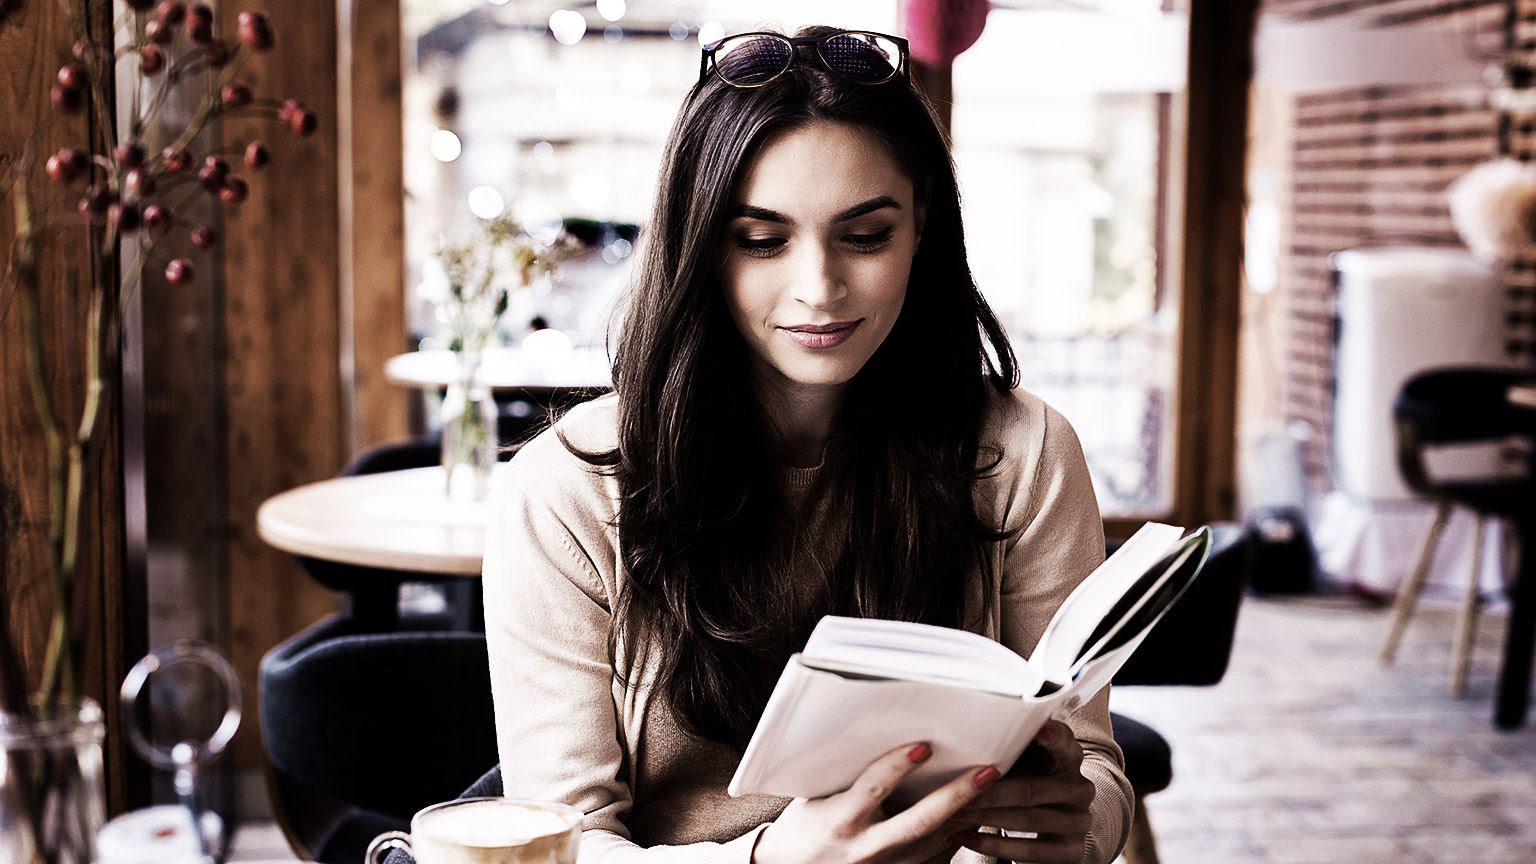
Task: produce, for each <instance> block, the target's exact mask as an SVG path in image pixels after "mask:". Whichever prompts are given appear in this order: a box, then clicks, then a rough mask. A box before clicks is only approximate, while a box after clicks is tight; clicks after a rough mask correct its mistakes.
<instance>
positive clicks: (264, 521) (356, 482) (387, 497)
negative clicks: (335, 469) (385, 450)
mask: <svg viewBox="0 0 1536 864" xmlns="http://www.w3.org/2000/svg"><path fill="white" fill-rule="evenodd" d="M446 487H447V483H446V481H445V479H444V477H443V469H442V468H412V469H410V470H408V471H386V472H384V473H382V474H364V475H361V476H357V477H337V478H335V479H332V480H321V481H319V482H318V483H308V484H305V485H303V486H299V487H298V488H295V489H290V490H288V491H287V492H282V493H279V494H277V495H274V496H272V497H271V498H268V499H267V500H266V501H264V502H262V504H261V507H260V508H258V509H257V511H256V531H257V533H258V534H259V535H260V536H261V539H263V540H265V541H266V542H267V543H269V544H271V545H272V546H275V547H277V548H278V549H282V550H283V551H285V552H292V553H293V554H295V555H307V556H310V557H312V558H321V559H324V560H327V561H338V562H341V563H344V564H355V565H358V566H362V567H381V568H387V569H390V570H407V571H412V572H419V573H434V574H452V575H458V576H471V577H473V576H479V575H480V558H481V555H482V553H483V550H484V548H485V524H486V520H487V518H488V506H487V504H486V503H485V502H483V501H482V502H477V503H472V504H460V503H455V502H452V501H449V500H448V495H447V491H446Z"/></svg>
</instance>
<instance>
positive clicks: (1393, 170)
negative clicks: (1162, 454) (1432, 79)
mask: <svg viewBox="0 0 1536 864" xmlns="http://www.w3.org/2000/svg"><path fill="white" fill-rule="evenodd" d="M1498 129H1499V117H1498V114H1497V112H1495V111H1493V110H1491V109H1489V108H1488V106H1487V94H1486V92H1485V91H1483V90H1482V89H1481V88H1476V87H1466V88H1425V87H1413V88H1367V89H1361V90H1348V91H1340V92H1331V93H1316V94H1305V95H1302V96H1300V97H1298V98H1297V104H1296V129H1295V149H1294V159H1293V163H1292V172H1293V173H1292V200H1293V202H1294V205H1293V212H1292V214H1291V218H1292V220H1293V225H1294V228H1293V231H1292V234H1291V242H1290V248H1289V249H1288V255H1289V259H1290V260H1289V262H1288V272H1289V276H1290V279H1291V284H1290V285H1289V286H1288V288H1289V290H1288V292H1287V294H1288V297H1289V310H1288V312H1289V314H1288V318H1289V321H1288V331H1289V332H1288V336H1287V342H1288V349H1287V369H1286V393H1285V405H1286V413H1287V416H1288V419H1301V420H1305V421H1307V422H1308V423H1309V424H1311V426H1312V428H1313V429H1314V430H1315V431H1316V433H1317V434H1316V435H1314V436H1313V438H1312V439H1311V440H1310V441H1309V442H1307V445H1306V448H1305V452H1304V458H1305V462H1306V466H1307V471H1308V475H1309V477H1310V478H1311V482H1312V484H1313V486H1314V487H1316V488H1328V487H1329V485H1330V482H1329V475H1330V470H1331V466H1330V464H1329V459H1328V454H1329V452H1330V450H1331V436H1330V435H1329V429H1330V427H1331V424H1332V420H1331V418H1332V416H1333V399H1332V387H1333V340H1334V323H1333V314H1334V313H1333V301H1334V286H1333V281H1332V279H1333V276H1332V268H1331V266H1330V265H1329V261H1328V258H1329V256H1330V255H1332V254H1333V253H1335V252H1338V251H1341V250H1343V249H1348V248H1352V247H1359V246H1379V245H1392V244H1410V245H1428V246H1446V247H1459V246H1460V245H1461V240H1460V238H1458V237H1457V235H1456V231H1455V229H1454V228H1453V227H1452V226H1451V221H1450V213H1449V210H1448V208H1447V204H1446V198H1445V189H1446V187H1447V186H1449V185H1450V183H1451V182H1452V181H1453V180H1455V179H1456V178H1457V177H1459V176H1461V175H1462V174H1464V173H1465V172H1466V171H1467V170H1468V169H1470V168H1471V167H1472V166H1474V165H1476V164H1478V163H1479V162H1482V161H1484V160H1486V159H1489V158H1492V157H1494V156H1496V155H1497V154H1498V146H1499V145H1498Z"/></svg>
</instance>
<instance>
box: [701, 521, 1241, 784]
mask: <svg viewBox="0 0 1536 864" xmlns="http://www.w3.org/2000/svg"><path fill="white" fill-rule="evenodd" d="M1183 533H1184V531H1183V529H1182V528H1176V527H1174V526H1171V525H1161V524H1157V523H1148V524H1147V525H1145V526H1144V527H1143V528H1142V529H1141V530H1140V531H1137V532H1136V534H1135V535H1134V536H1132V537H1131V539H1130V540H1127V541H1126V542H1125V545H1123V546H1121V547H1120V549H1119V550H1117V551H1116V552H1115V554H1114V555H1112V556H1110V557H1109V558H1108V559H1107V560H1106V561H1105V562H1104V563H1103V564H1102V565H1100V566H1099V567H1098V569H1096V570H1094V571H1093V572H1092V573H1091V574H1089V575H1088V577H1087V578H1086V579H1084V580H1083V582H1082V584H1080V585H1078V586H1077V588H1076V589H1075V590H1073V592H1072V593H1071V594H1070V595H1069V596H1068V597H1067V599H1066V600H1065V601H1063V602H1062V604H1061V607H1060V608H1059V609H1057V610H1056V614H1055V615H1054V616H1053V617H1052V618H1051V621H1050V623H1049V624H1048V625H1047V626H1046V629H1045V632H1044V634H1043V635H1042V636H1041V637H1040V641H1039V643H1038V644H1037V645H1036V646H1035V649H1034V652H1033V653H1032V654H1031V655H1030V658H1029V659H1028V660H1026V659H1024V658H1022V657H1020V656H1019V655H1017V654H1015V653H1013V651H1011V650H1009V649H1008V648H1006V647H1004V646H1002V645H1000V644H998V643H997V642H994V641H992V640H991V639H988V638H986V637H984V636H978V635H976V634H974V633H968V632H965V631H963V630H954V629H950V628H947V627H934V626H931V625H927V624H913V623H909V622H901V621H879V620H873V619H860V618H839V617H835V616H827V617H825V618H823V619H822V620H821V622H820V623H818V624H817V625H816V629H815V630H814V631H813V632H812V633H811V638H810V639H809V640H808V641H807V642H806V644H805V650H804V651H802V652H800V653H799V654H796V655H794V656H793V657H791V658H790V659H789V663H788V664H787V665H786V666H785V668H784V674H783V675H782V676H780V678H779V683H778V685H777V686H776V687H775V688H774V691H773V695H772V696H771V697H769V699H768V706H767V708H766V709H765V710H764V712H763V719H762V720H761V721H760V722H759V723H758V725H757V731H756V732H754V733H753V735H752V740H751V742H749V743H748V744H747V751H746V754H745V755H744V756H743V757H742V760H741V764H740V765H739V766H738V767H737V769H736V776H735V777H733V778H732V779H731V785H730V787H729V791H730V794H732V795H750V794H767V795H786V796H793V797H803V798H818V797H821V796H823V795H830V794H833V793H835V792H840V791H842V790H844V789H847V788H848V787H849V786H851V785H853V781H854V780H855V779H857V777H858V776H859V774H860V772H862V771H863V770H864V768H866V767H867V766H868V765H869V763H870V762H873V761H874V760H875V759H876V758H877V757H879V756H880V755H881V754H883V753H887V752H889V751H890V750H892V749H893V748H895V747H899V746H901V745H902V744H906V743H909V742H917V741H926V742H928V743H929V744H931V745H932V746H933V756H932V758H930V759H929V760H928V761H927V762H925V763H924V764H923V765H921V766H919V767H918V768H917V770H915V771H913V772H912V773H911V774H909V775H907V778H906V780H905V781H903V783H902V784H901V786H900V787H898V789H897V790H896V793H895V794H894V795H893V796H892V799H891V801H892V803H893V804H896V805H905V804H907V803H910V802H912V801H915V800H916V799H917V798H919V797H921V796H922V795H924V794H927V793H928V792H930V791H932V790H933V789H936V788H938V787H939V786H941V785H943V784H944V783H945V782H947V781H948V780H950V779H951V778H953V777H955V776H956V775H957V774H959V773H960V772H961V771H963V770H965V769H966V768H969V767H971V766H974V765H996V766H997V768H998V770H1000V771H1003V772H1007V770H1008V769H1009V768H1010V767H1012V765H1013V763H1014V760H1016V759H1018V757H1019V756H1020V754H1022V753H1023V752H1024V748H1025V747H1027V746H1029V743H1030V742H1031V741H1032V740H1033V739H1034V737H1035V734H1036V733H1037V732H1039V731H1040V727H1041V726H1043V725H1045V722H1046V721H1047V720H1049V719H1051V718H1063V717H1066V716H1067V715H1069V714H1071V713H1072V712H1073V711H1076V710H1077V709H1078V708H1079V707H1081V706H1082V704H1083V703H1084V702H1087V701H1088V700H1090V699H1092V698H1093V697H1094V695H1095V694H1097V693H1098V692H1099V691H1100V690H1101V689H1103V688H1104V685H1106V684H1108V683H1109V680H1110V678H1111V677H1112V676H1113V675H1114V674H1115V672H1116V671H1117V670H1118V669H1119V668H1120V666H1121V665H1122V664H1123V663H1125V661H1126V658H1128V657H1130V655H1131V652H1133V651H1135V650H1136V647H1137V646H1138V645H1140V644H1141V640H1142V639H1143V638H1145V636H1146V635H1147V631H1149V630H1150V629H1151V628H1152V625H1153V624H1155V623H1157V620H1158V619H1159V618H1161V617H1162V615H1163V613H1164V612H1166V611H1167V610H1168V607H1170V606H1171V605H1173V602H1174V601H1175V600H1177V599H1178V597H1179V595H1180V594H1182V593H1183V591H1184V589H1185V588H1186V587H1187V586H1188V585H1189V583H1190V582H1191V581H1192V580H1193V579H1194V578H1195V575H1196V574H1197V573H1198V572H1199V570H1200V567H1201V566H1202V565H1203V564H1204V563H1205V556H1206V553H1207V552H1208V551H1209V549H1210V543H1211V532H1210V529H1208V528H1201V529H1200V530H1199V531H1196V532H1195V533H1193V534H1191V535H1190V536H1188V537H1184V538H1183V539H1180V538H1181V535H1182V534H1183Z"/></svg>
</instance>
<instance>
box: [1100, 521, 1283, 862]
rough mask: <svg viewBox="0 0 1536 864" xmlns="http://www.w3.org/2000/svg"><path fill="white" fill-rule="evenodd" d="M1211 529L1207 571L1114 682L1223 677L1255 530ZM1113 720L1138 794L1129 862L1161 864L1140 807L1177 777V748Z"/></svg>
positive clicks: (1128, 721) (1130, 722) (1148, 730)
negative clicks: (1175, 773)
mask: <svg viewBox="0 0 1536 864" xmlns="http://www.w3.org/2000/svg"><path fill="white" fill-rule="evenodd" d="M1211 533H1212V535H1213V536H1212V538H1211V551H1210V555H1209V557H1208V558H1207V559H1206V563H1205V569H1204V570H1203V571H1201V574H1200V576H1199V577H1198V578H1197V579H1195V581H1194V583H1193V584H1192V585H1190V587H1189V589H1188V590H1187V591H1186V592H1185V594H1184V596H1183V597H1182V598H1180V599H1179V602H1177V603H1175V604H1174V605H1173V608H1172V609H1169V610H1168V614H1166V615H1164V616H1163V619H1162V620H1161V621H1159V622H1158V623H1157V626H1156V627H1154V628H1152V632H1150V633H1148V634H1147V638H1146V640H1145V641H1143V642H1142V643H1141V647H1139V648H1137V649H1136V653H1134V654H1132V655H1131V658H1130V659H1129V660H1127V661H1126V664H1125V665H1124V666H1122V667H1121V668H1120V671H1119V673H1117V674H1116V675H1115V679H1114V682H1113V683H1114V687H1116V688H1119V687H1125V686H1141V685H1186V686H1209V685H1212V684H1215V683H1217V682H1218V681H1220V680H1221V679H1222V676H1223V675H1225V674H1226V672H1227V664H1228V661H1229V660H1230V659H1231V657H1232V639H1233V636H1234V634H1235V633H1236V631H1237V612H1238V608H1239V607H1240V606H1241V605H1242V601H1243V591H1244V588H1245V586H1246V584H1247V580H1248V571H1249V568H1250V565H1251V560H1252V550H1253V547H1254V535H1253V532H1252V530H1250V529H1249V528H1247V527H1244V526H1242V525H1235V524H1221V525H1212V526H1211ZM1111 699H1113V697H1111ZM1109 718H1110V722H1111V724H1112V726H1113V729H1114V733H1115V742H1116V743H1118V744H1119V745H1120V749H1121V750H1122V751H1124V753H1125V776H1126V779H1128V780H1129V781H1130V783H1131V791H1132V792H1133V793H1134V794H1135V797H1136V802H1135V804H1136V816H1135V819H1134V821H1133V822H1132V823H1131V836H1130V838H1129V839H1128V840H1127V842H1126V847H1125V860H1126V862H1127V864H1158V857H1157V844H1156V838H1155V837H1154V836H1153V833H1152V824H1151V822H1150V820H1149V819H1148V818H1147V811H1146V807H1145V806H1143V805H1144V801H1145V798H1146V796H1148V795H1150V794H1152V793H1154V792H1160V791H1162V790H1163V789H1166V788H1168V786H1169V784H1171V783H1172V782H1173V748H1172V747H1171V746H1169V744H1168V741H1167V739H1166V738H1164V737H1163V736H1162V735H1161V734H1160V733H1159V732H1158V731H1157V730H1156V729H1153V728H1152V727H1151V726H1148V725H1146V724H1145V723H1142V722H1140V721H1137V720H1134V719H1132V718H1130V717H1127V716H1125V715H1123V714H1118V713H1115V712H1111V713H1110V715H1109Z"/></svg>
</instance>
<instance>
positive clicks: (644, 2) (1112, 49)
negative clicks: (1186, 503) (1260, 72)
mask: <svg viewBox="0 0 1536 864" xmlns="http://www.w3.org/2000/svg"><path fill="white" fill-rule="evenodd" d="M1165 5H1168V4H1166V3H1165V2H1164V0H1083V2H1076V0H1074V2H1072V3H1065V2H1061V3H1038V2H1029V3H1022V2H1021V3H994V5H993V9H992V11H991V13H990V15H989V18H988V21H987V26H986V30H985V32H984V33H983V34H982V37H981V39H980V41H979V42H977V44H976V45H975V46H973V47H972V48H970V49H969V50H968V51H966V52H965V53H964V54H962V55H960V57H959V59H957V60H956V61H955V64H954V70H953V92H954V103H955V104H954V110H953V120H952V127H951V128H952V133H953V139H954V144H955V158H956V164H957V168H958V171H959V175H960V181H961V191H962V194H963V195H964V204H965V211H966V225H967V232H968V238H969V248H970V251H971V255H972V267H973V269H974V271H975V274H976V278H977V280H978V282H979V284H980V285H981V287H982V289H983V291H984V292H985V293H986V295H987V297H988V298H989V301H990V302H991V303H992V305H993V307H994V309H995V310H996V311H997V313H998V315H999V316H1000V317H1001V319H1002V320H1003V322H1004V324H1005V326H1006V327H1007V328H1008V331H1009V334H1010V336H1011V338H1012V339H1013V343H1014V346H1015V348H1016V349H1017V351H1018V353H1019V357H1020V361H1021V367H1022V370H1023V381H1024V384H1025V386H1027V387H1029V388H1030V389H1032V390H1034V391H1035V392H1037V393H1039V394H1040V395H1042V396H1043V397H1044V398H1046V399H1047V400H1048V401H1050V402H1051V403H1052V404H1054V405H1056V406H1057V407H1058V408H1059V409H1060V410H1061V411H1062V412H1063V413H1064V414H1065V415H1066V416H1067V418H1068V419H1069V420H1071V421H1072V423H1073V425H1074V427H1075V428H1076V429H1077V432H1078V435H1079V436H1080V437H1081V438H1082V441H1083V445H1084V449H1085V451H1086V452H1087V456H1088V461H1089V466H1090V469H1091V470H1092V472H1093V476H1094V480H1095V484H1096V486H1097V490H1098V493H1099V500H1100V504H1101V507H1102V508H1103V510H1104V513H1105V515H1106V516H1110V517H1116V516H1121V517H1135V516H1148V515H1157V514H1160V513H1166V512H1167V511H1168V510H1169V509H1170V508H1171V505H1172V441H1173V425H1174V392H1173V389H1174V381H1175V379H1176V376H1175V374H1174V373H1175V355H1176V351H1175V349H1176V344H1175V339H1176V334H1177V321H1176V320H1175V319H1176V309H1177V302H1176V301H1177V296H1176V294H1177V291H1176V286H1177V284H1178V278H1177V273H1176V272H1175V270H1174V268H1173V266H1172V263H1173V262H1175V261H1176V260H1177V252H1178V250H1177V247H1176V245H1175V242H1174V239H1173V238H1177V237H1178V236H1179V232H1178V231H1177V230H1175V229H1174V228H1173V227H1171V226H1175V225H1176V224H1177V212H1176V208H1175V206H1174V204H1173V203H1171V202H1178V201H1179V200H1180V199H1181V196H1180V195H1179V194H1178V189H1177V187H1176V184H1175V181H1176V179H1177V178H1176V177H1175V176H1174V175H1175V174H1176V172H1175V166H1177V165H1179V164H1180V159H1181V158H1182V147H1181V146H1179V143H1178V142H1176V141H1174V140H1172V135H1171V133H1170V130H1172V129H1176V128H1179V127H1180V126H1181V124H1180V123H1177V122H1174V118H1175V115H1176V112H1177V111H1178V110H1179V105H1180V96H1181V94H1182V91H1183V87H1184V64H1185V45H1186V34H1187V23H1186V19H1185V16H1184V15H1183V14H1182V13H1181V12H1178V11H1166V10H1165V9H1164V6H1165ZM1014 7H1016V8H1014ZM405 14H406V31H407V33H406V38H407V43H408V50H407V58H408V59H407V66H408V75H407V79H406V92H405V112H406V117H405V134H406V146H405V158H406V163H407V164H406V192H407V202H408V203H407V213H406V216H407V266H408V273H409V274H410V275H409V280H410V283H409V286H408V298H409V302H410V303H411V304H412V305H411V319H410V320H411V326H412V327H413V328H414V329H415V331H416V333H417V335H418V336H419V337H420V338H421V340H422V344H423V346H424V347H434V346H436V347H441V341H440V340H441V324H440V322H439V321H438V320H437V317H436V309H437V306H438V304H439V303H440V302H441V299H442V298H443V297H444V296H445V294H446V291H447V286H446V283H445V280H444V278H443V276H442V274H441V272H440V270H439V269H438V268H437V267H436V265H435V262H434V258H433V256H434V253H435V251H436V249H437V248H438V247H439V246H440V245H441V244H443V243H444V242H448V241H453V240H456V239H462V238H463V237H464V236H466V235H467V234H468V233H469V232H470V231H472V229H473V226H474V223H475V221H476V220H477V219H478V218H488V217H490V216H492V215H496V214H499V213H502V212H509V213H511V214H512V215H514V216H515V217H516V218H517V219H518V220H519V221H521V222H522V223H523V224H525V225H527V226H530V227H537V226H541V225H544V226H548V225H552V224H556V223H559V222H562V221H563V222H564V223H565V224H566V225H567V226H568V227H572V228H575V229H577V230H578V231H579V232H581V235H580V236H582V238H583V239H584V240H585V241H587V243H588V244H589V250H588V252H587V253H585V254H584V255H583V256H582V257H581V258H579V259H578V260H575V261H573V262H570V263H568V264H567V265H566V266H565V267H563V268H562V270H561V276H560V278H559V279H557V280H555V281H553V282H551V281H548V280H541V281H540V282H537V283H535V284H534V285H532V286H529V287H527V288H526V289H523V290H520V291H518V292H516V293H515V295H514V296H513V297H512V299H511V303H510V306H509V309H508V313H507V315H506V317H505V319H504V322H503V332H502V333H501V334H500V339H501V341H502V342H504V343H513V342H517V341H519V340H520V339H522V338H523V337H524V336H525V335H527V332H528V330H529V328H530V326H532V325H534V324H538V325H548V326H552V327H554V328H556V329H559V330H563V331H565V332H566V334H567V335H568V336H569V337H570V339H571V341H573V342H574V343H575V344H577V345H597V346H601V345H602V344H603V342H604V338H605V334H606V332H607V327H608V324H609V321H610V316H611V313H612V308H613V301H614V298H615V295H616V293H617V291H618V290H619V287H620V285H621V284H622V282H623V279H624V277H625V274H626V270H627V265H628V262H629V260H630V255H631V254H632V253H633V251H634V242H635V238H636V230H637V229H639V228H641V227H643V225H644V222H645V219H646V216H647V212H648V209H649V207H650V203H651V196H652V187H653V186H654V183H655V178H656V170H657V164H658V161H659V157H660V147H661V144H662V141H663V139H664V138H665V136H666V133H667V130H668V128H669V126H670V123H671V121H672V119H673V118H674V116H675V115H676V113H677V109H678V107H679V106H680V105H681V103H682V99H683V97H684V95H685V94H686V92H687V91H688V89H689V88H690V87H691V86H692V85H693V83H694V81H695V80H696V78H697V75H698V61H699V45H700V43H701V42H707V41H711V40H713V39H715V38H718V37H719V36H721V35H724V34H726V33H732V32H741V31H744V30H755V29H763V28H764V27H772V28H779V29H789V30H793V29H795V28H796V27H799V26H801V25H803V24H808V23H829V24H833V25H840V26H848V27H856V28H861V29H871V30H881V31H885V32H890V33H900V32H901V29H900V23H899V21H898V14H899V13H898V4H897V2H896V0H842V2H839V3H837V4H827V3H824V2H819V0H816V2H812V0H774V2H742V0H691V2H689V0H629V2H625V0H598V2H596V3H595V4H575V5H574V8H565V7H562V6H561V5H559V4H558V3H556V2H551V0H506V2H502V3H500V4H495V3H486V2H466V0H453V2H449V0H405ZM829 15H830V16H832V17H831V18H830V19H829V18H828V16H829Z"/></svg>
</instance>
